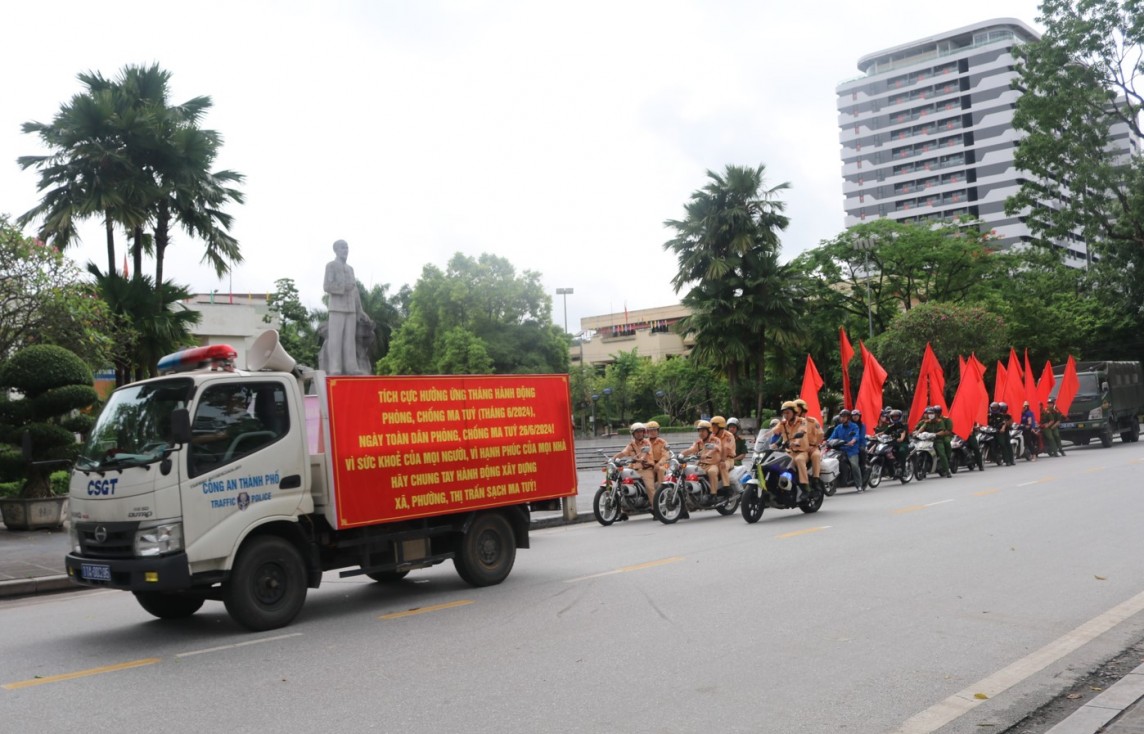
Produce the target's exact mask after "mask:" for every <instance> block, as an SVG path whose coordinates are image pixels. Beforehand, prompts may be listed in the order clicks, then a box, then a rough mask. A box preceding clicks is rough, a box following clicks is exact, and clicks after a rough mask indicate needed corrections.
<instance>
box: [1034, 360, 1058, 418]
mask: <svg viewBox="0 0 1144 734" xmlns="http://www.w3.org/2000/svg"><path fill="white" fill-rule="evenodd" d="M1056 384H1057V378H1056V375H1054V374H1053V365H1052V363H1051V362H1049V360H1047V359H1046V360H1045V368H1044V369H1043V370H1041V379H1039V380H1037V402H1039V403H1040V404H1041V407H1042V408H1043V407H1044V406H1046V405H1048V404H1049V394H1050V393H1052V391H1053V386H1054V385H1056ZM1037 418H1038V420H1039V419H1040V416H1037Z"/></svg>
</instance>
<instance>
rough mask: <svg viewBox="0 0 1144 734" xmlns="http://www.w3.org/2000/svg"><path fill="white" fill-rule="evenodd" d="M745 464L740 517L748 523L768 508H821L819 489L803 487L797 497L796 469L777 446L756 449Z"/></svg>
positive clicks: (805, 509) (757, 518)
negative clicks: (748, 470) (759, 450)
mask: <svg viewBox="0 0 1144 734" xmlns="http://www.w3.org/2000/svg"><path fill="white" fill-rule="evenodd" d="M749 466H750V473H749V475H748V476H747V477H746V480H745V489H744V491H743V502H742V512H743V519H744V520H746V521H747V522H748V523H756V522H758V521H759V518H761V517H762V516H763V510H765V509H766V508H768V507H772V508H774V509H776V510H793V509H794V508H796V507H797V508H798V509H800V510H802V511H803V512H805V513H808V514H809V513H812V512H818V510H819V508H821V507H822V501H823V500H824V499H825V498H826V493H825V492H823V490H822V489H820V488H817V487H811V488H807V489H805V490H804V491H803V494H802V496H801V497H799V496H798V480H797V478H796V472H797V469H796V468H795V467H794V466H793V464H792V462H791V457H790V455H789V454H787V453H786V451H785V450H782V448H781V447H779V446H775V447H773V448H770V449H768V450H767V451H764V452H762V453H758V452H756V453H755V455H754V456H753V457H752V458H751V462H750V465H749Z"/></svg>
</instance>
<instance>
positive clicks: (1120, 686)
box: [1046, 665, 1144, 734]
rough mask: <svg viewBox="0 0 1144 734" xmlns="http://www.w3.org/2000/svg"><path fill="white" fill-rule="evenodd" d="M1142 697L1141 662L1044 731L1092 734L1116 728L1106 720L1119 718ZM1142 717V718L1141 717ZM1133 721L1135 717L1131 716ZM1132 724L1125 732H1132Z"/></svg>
mask: <svg viewBox="0 0 1144 734" xmlns="http://www.w3.org/2000/svg"><path fill="white" fill-rule="evenodd" d="M1142 699H1144V665H1140V666H1139V667H1137V668H1136V669H1135V670H1133V671H1132V672H1131V673H1129V674H1128V675H1126V676H1124V677H1123V678H1122V679H1120V680H1119V681H1117V682H1116V683H1114V684H1113V685H1112V686H1111V687H1109V688H1108V689H1107V690H1106V691H1104V693H1101V694H1100V695H1099V696H1097V697H1096V698H1094V699H1092V700H1091V701H1089V702H1088V703H1086V704H1085V705H1084V706H1081V707H1080V708H1079V709H1077V710H1076V711H1075V712H1073V713H1072V714H1071V715H1070V716H1069V717H1068V718H1067V719H1065V720H1064V721H1062V722H1060V723H1059V724H1057V725H1056V726H1054V727H1053V728H1052V729H1049V731H1048V732H1047V733H1046V734H1093V732H1100V731H1109V732H1115V731H1116V730H1117V727H1116V724H1115V723H1113V724H1112V726H1111V727H1110V728H1105V727H1106V726H1107V725H1108V724H1109V722H1113V720H1114V719H1118V718H1119V717H1120V715H1121V714H1123V713H1124V712H1125V711H1126V710H1128V709H1130V708H1132V706H1134V705H1135V704H1136V703H1137V702H1138V701H1140V700H1142ZM1141 718H1144V716H1142V717H1141ZM1133 719H1134V720H1135V716H1133ZM1135 730H1136V729H1135V727H1134V726H1133V727H1132V728H1130V729H1126V731H1135Z"/></svg>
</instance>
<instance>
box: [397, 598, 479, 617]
mask: <svg viewBox="0 0 1144 734" xmlns="http://www.w3.org/2000/svg"><path fill="white" fill-rule="evenodd" d="M472 603H473V600H472V599H461V600H459V601H450V602H445V603H444V604H434V605H433V606H431V607H418V608H416V609H406V610H405V611H404V612H393V613H391V614H383V615H381V616H380V617H378V619H401V618H402V617H412V616H413V615H415V614H425V613H426V612H439V611H441V610H442V609H452V608H453V607H463V606H465V605H467V604H472Z"/></svg>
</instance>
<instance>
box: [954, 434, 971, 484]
mask: <svg viewBox="0 0 1144 734" xmlns="http://www.w3.org/2000/svg"><path fill="white" fill-rule="evenodd" d="M963 466H964V467H965V468H966V469H968V470H969V471H973V470H974V469H976V468H977V457H976V456H974V455H973V452H972V451H970V450H969V444H967V443H966V442H965V441H963V440H962V438H961V436H958V435H957V434H956V433H955V434H953V438H952V439H950V452H949V471H950V473H951V474H957V470H958V469H960V468H961V467H963Z"/></svg>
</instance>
